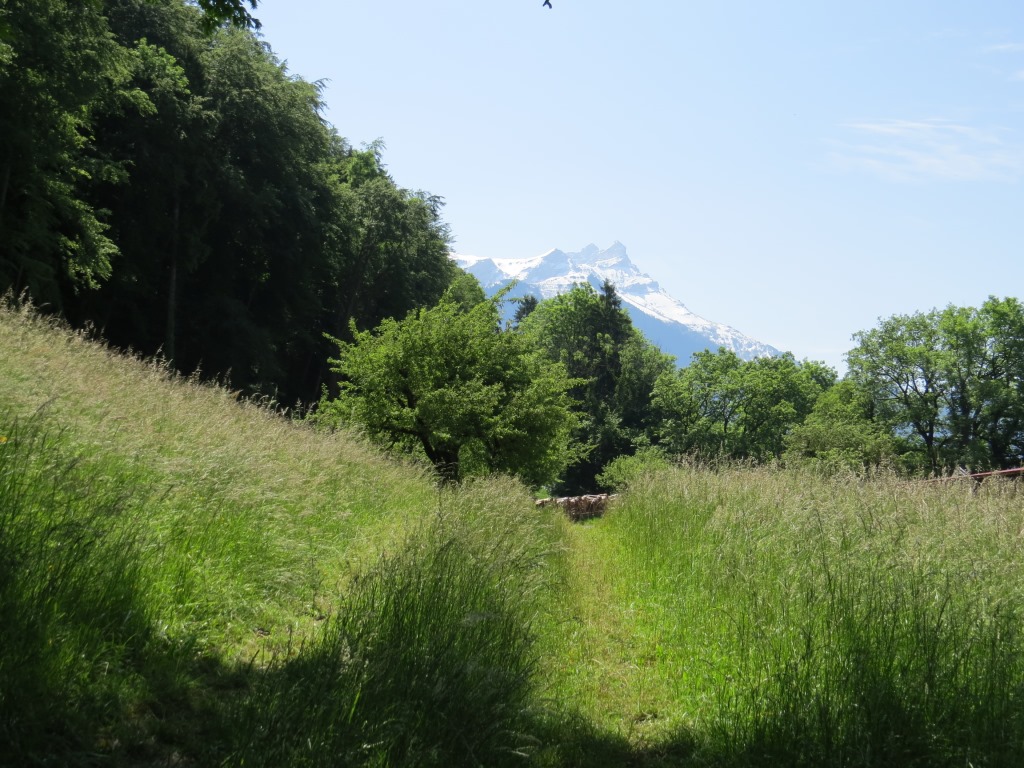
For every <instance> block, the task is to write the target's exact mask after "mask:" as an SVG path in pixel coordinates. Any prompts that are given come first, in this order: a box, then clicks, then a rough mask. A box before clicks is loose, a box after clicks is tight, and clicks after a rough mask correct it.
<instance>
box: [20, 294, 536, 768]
mask: <svg viewBox="0 0 1024 768" xmlns="http://www.w3.org/2000/svg"><path fill="white" fill-rule="evenodd" d="M0 413H4V414H7V416H6V417H5V418H4V419H0V422H2V423H0V436H2V437H4V438H6V440H3V441H0V462H3V463H2V468H3V469H2V482H3V483H4V486H3V487H2V488H0V521H2V530H0V534H2V537H0V579H2V584H0V619H2V620H3V623H2V625H0V632H2V633H3V636H2V637H0V640H2V641H3V642H0V683H2V687H0V716H2V720H0V763H7V764H14V765H22V764H30V763H32V762H38V763H53V762H56V763H59V764H92V763H94V762H97V761H100V762H104V763H107V764H113V765H118V764H123V765H135V764H158V763H159V764H163V763H167V764H170V763H175V762H181V761H184V762H186V763H191V764H196V765H222V764H226V765H231V764H239V763H240V762H242V761H243V760H244V761H245V762H247V763H249V764H251V763H253V762H257V763H260V764H265V765H266V764H289V763H291V762H294V763H297V764H301V763H302V762H303V761H306V762H311V763H313V764H317V763H319V764H332V765H336V764H339V762H344V761H353V762H355V763H362V764H373V763H374V762H380V761H384V762H387V763H389V764H422V763H424V762H429V761H433V762H436V763H449V764H451V763H452V762H459V763H465V762H470V763H471V762H473V761H477V762H480V763H487V764H490V763H493V762H501V761H504V760H506V759H515V760H521V758H519V757H516V758H512V757H511V756H512V755H513V754H514V753H516V752H522V751H523V749H524V748H525V747H528V746H529V745H530V739H529V738H528V737H527V736H525V735H524V734H525V732H527V731H528V730H529V727H528V722H527V721H528V719H529V718H528V713H529V709H530V702H531V701H532V699H531V697H532V695H533V693H532V692H533V684H534V677H533V674H532V673H533V669H534V664H535V660H536V659H535V651H534V649H533V648H534V646H533V636H534V633H533V629H532V615H533V613H534V612H535V610H536V604H537V603H536V597H537V594H538V590H540V589H541V587H540V584H541V580H540V575H541V574H542V573H543V571H544V566H543V563H544V562H545V557H546V555H545V553H546V552H548V551H549V550H550V549H551V541H550V540H549V534H550V531H548V530H547V529H546V528H545V527H544V526H543V525H540V522H539V518H538V517H537V516H536V515H535V514H534V511H533V506H532V503H531V500H530V498H529V496H528V494H527V493H526V492H525V490H524V489H523V488H522V487H521V486H519V485H518V484H516V483H512V482H509V481H502V480H488V481H481V482H480V483H479V484H477V485H474V486H473V487H471V488H467V489H464V490H460V491H458V492H455V491H444V492H439V491H438V490H437V489H436V487H435V486H434V484H433V482H432V480H431V478H430V476H429V475H428V474H427V473H426V472H425V471H423V470H422V469H420V468H417V467H413V466H407V465H402V464H400V463H397V462H394V461H391V460H389V459H386V458H385V457H383V456H382V455H381V454H380V453H379V452H378V451H375V450H373V449H371V448H369V447H367V446H366V445H364V444H361V443H360V442H358V441H357V440H354V439H353V438H352V437H351V436H348V435H345V434H341V433H339V434H320V433H316V432H314V431H312V430H310V429H307V428H305V427H304V426H302V425H300V424H295V423H293V422H291V421H289V420H288V419H287V418H285V417H283V416H282V415H281V414H278V413H274V412H271V411H268V410H266V409H265V408H261V407H259V406H255V405H251V404H247V403H244V402H239V401H237V400H236V398H235V397H234V396H233V395H232V393H230V392H228V391H226V390H224V389H222V388H217V387H210V386H205V385H200V384H198V383H196V382H192V381H182V380H180V379H176V378H175V377H173V376H171V375H169V374H168V373H167V371H166V370H165V369H164V368H163V367H162V366H160V365H158V364H153V363H148V362H143V361H137V360H133V359H130V358H126V357H123V356H120V355H117V354H115V353H112V352H111V351H109V350H107V349H105V348H104V347H103V346H101V345H99V344H96V343H93V342H91V341H89V340H88V339H87V338H85V337H84V336H82V335H81V334H77V333H73V332H71V331H68V330H67V329H65V328H63V327H61V326H59V325H56V324H53V323H50V322H47V321H45V320H43V319H41V318H39V317H37V316H35V315H34V314H33V313H31V312H30V311H27V310H17V309H14V308H12V307H10V306H3V307H0ZM33 414H36V415H33ZM546 531H547V532H546ZM541 591H542V590H541ZM349 657H351V658H352V659H357V661H351V662H346V661H345V659H346V658H349ZM332 670H333V671H332ZM320 694H323V696H321V695H320ZM339 706H341V707H344V709H343V711H342V710H339V709H337V708H338V707H339ZM339 712H340V713H341V714H339ZM311 744H312V745H320V746H321V747H324V749H315V750H311V748H310V745H311ZM275 755H277V756H279V757H280V758H281V760H282V761H283V762H278V763H274V758H273V756H275Z"/></svg>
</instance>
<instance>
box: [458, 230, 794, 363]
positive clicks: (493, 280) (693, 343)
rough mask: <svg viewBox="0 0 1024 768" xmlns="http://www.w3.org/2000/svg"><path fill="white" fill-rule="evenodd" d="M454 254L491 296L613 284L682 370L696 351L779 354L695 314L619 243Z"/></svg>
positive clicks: (547, 294)
mask: <svg viewBox="0 0 1024 768" xmlns="http://www.w3.org/2000/svg"><path fill="white" fill-rule="evenodd" d="M450 256H451V258H452V260H453V261H454V262H455V263H456V264H458V265H459V266H460V267H462V268H463V269H465V270H466V271H467V272H469V273H470V274H472V275H473V276H474V277H476V278H477V280H479V281H480V284H481V285H482V286H483V288H484V291H485V292H486V293H487V295H488V296H491V295H493V294H494V293H495V292H497V291H498V290H499V289H501V288H503V287H505V286H506V285H508V283H510V282H512V281H513V280H515V281H517V283H516V286H515V288H514V289H513V290H512V292H511V293H510V294H509V296H510V298H516V297H521V296H525V295H527V294H532V295H534V296H536V297H537V298H538V299H548V298H551V297H552V296H555V295H557V294H560V293H565V292H566V291H568V290H569V289H571V288H572V286H573V285H574V284H576V283H589V284H590V285H592V286H594V288H600V287H601V285H602V284H603V283H604V281H605V280H609V281H610V282H611V283H612V284H614V285H615V288H616V291H617V292H618V294H619V296H620V298H621V299H622V304H623V306H624V307H625V309H626V310H627V312H629V315H630V318H631V319H632V321H633V325H635V326H636V327H637V328H638V329H639V330H640V331H642V332H643V334H644V335H645V336H646V337H647V338H648V339H649V340H650V341H651V342H652V343H654V344H656V345H657V346H658V347H660V348H661V350H662V351H663V352H666V353H667V354H670V355H674V356H675V358H676V362H677V364H679V365H680V366H685V365H687V364H688V363H689V362H690V358H691V356H692V355H693V353H694V352H699V351H701V350H705V349H710V350H715V349H718V348H719V347H725V348H726V349H730V350H732V351H733V352H735V353H736V354H737V355H739V356H740V357H741V358H743V359H744V360H752V359H754V358H756V357H765V356H771V355H778V354H780V352H779V350H778V349H776V348H775V347H772V346H771V345H769V344H765V343H764V342H761V341H758V340H757V339H754V338H752V337H750V336H747V335H745V334H743V333H740V332H739V331H737V330H736V329H735V328H732V327H731V326H729V325H726V324H724V323H718V322H714V321H712V320H708V319H706V318H704V317H701V316H700V315H698V314H696V313H694V312H691V311H690V310H689V309H688V308H687V307H686V305H685V304H684V303H683V302H681V301H679V300H678V299H676V298H674V297H672V296H671V295H669V294H668V292H667V291H665V290H664V289H663V288H662V287H661V286H660V285H659V284H658V282H657V281H656V280H654V278H652V277H651V276H650V275H648V274H646V273H643V272H641V271H640V270H639V269H638V268H637V267H636V265H635V264H633V262H632V261H631V260H630V258H629V254H628V253H627V251H626V246H625V245H623V244H622V243H621V242H619V241H617V240H616V241H615V242H614V243H612V245H611V246H609V247H608V248H605V249H601V248H599V247H598V246H597V245H595V244H593V243H590V244H588V245H586V246H584V247H583V248H582V249H581V250H579V251H575V252H566V251H562V250H560V249H558V248H552V249H551V250H549V251H546V252H545V253H542V254H540V255H538V256H532V257H529V258H525V259H496V258H491V257H487V256H471V255H468V254H459V253H454V252H453V253H451V254H450Z"/></svg>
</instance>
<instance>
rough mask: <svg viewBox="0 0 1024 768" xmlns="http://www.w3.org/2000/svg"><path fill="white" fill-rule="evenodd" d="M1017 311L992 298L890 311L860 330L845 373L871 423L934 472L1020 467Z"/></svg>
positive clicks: (1022, 428) (1021, 317)
mask: <svg viewBox="0 0 1024 768" xmlns="http://www.w3.org/2000/svg"><path fill="white" fill-rule="evenodd" d="M1022 331H1024V309H1022V307H1021V304H1020V302H1019V301H1017V300H1016V299H997V298H995V297H991V298H989V300H988V301H986V302H985V303H984V304H983V305H982V307H981V308H980V309H975V308H972V307H968V308H962V307H954V306H949V307H947V308H946V309H944V310H941V311H939V310H932V311H931V312H928V313H920V312H918V313H916V314H914V315H895V316H893V317H890V318H888V319H887V320H883V321H881V322H880V324H879V326H878V327H877V328H874V329H872V330H870V331H866V332H862V333H858V334H856V335H855V336H854V338H855V339H856V340H857V341H858V346H857V347H856V348H855V349H854V350H853V351H851V352H850V355H849V360H850V376H851V377H852V378H853V379H854V380H855V381H856V382H857V383H858V384H859V386H861V387H862V388H863V389H864V391H865V392H867V393H869V396H870V399H871V404H872V408H873V410H874V415H875V418H876V419H877V420H878V421H879V422H880V423H882V424H884V425H885V426H886V427H887V428H889V429H891V430H892V431H893V432H894V433H895V434H896V435H899V436H903V437H905V438H906V440H907V442H908V447H909V451H910V452H911V453H912V454H914V455H916V456H917V457H918V458H919V460H920V462H921V463H922V464H923V465H924V466H925V467H927V468H928V469H929V470H930V471H931V472H939V471H941V470H943V469H949V468H952V467H955V466H963V467H968V468H971V469H973V470H983V469H1002V468H1011V467H1016V466H1019V464H1020V462H1021V460H1022V456H1024V401H1022V394H1021V391H1020V381H1021V374H1022V373H1024V343H1022V341H1021V339H1022V338H1024V333H1022Z"/></svg>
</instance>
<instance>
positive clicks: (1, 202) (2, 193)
mask: <svg viewBox="0 0 1024 768" xmlns="http://www.w3.org/2000/svg"><path fill="white" fill-rule="evenodd" d="M10 184H11V158H9V157H8V158H7V164H6V165H5V166H4V179H3V182H0V220H2V219H3V215H4V208H5V207H6V206H7V188H8V187H9V186H10Z"/></svg>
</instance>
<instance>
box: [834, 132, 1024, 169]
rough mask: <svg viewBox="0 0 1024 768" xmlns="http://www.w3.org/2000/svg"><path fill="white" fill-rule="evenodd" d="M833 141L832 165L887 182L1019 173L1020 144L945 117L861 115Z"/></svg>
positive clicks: (1023, 162)
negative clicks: (866, 117) (844, 136)
mask: <svg viewBox="0 0 1024 768" xmlns="http://www.w3.org/2000/svg"><path fill="white" fill-rule="evenodd" d="M844 128H845V129H846V130H847V132H848V133H849V134H851V135H850V137H849V138H847V139H843V140H839V141H835V142H832V146H833V150H832V152H831V155H830V158H831V160H832V162H833V163H835V164H836V165H838V166H840V167H843V168H846V169H850V170H861V171H867V172H870V173H872V174H875V175H877V176H880V177H882V178H884V179H886V180H887V181H896V182H913V181H935V180H940V181H1013V180H1016V179H1020V178H1022V177H1024V145H1021V144H1013V143H1009V142H1007V141H1006V140H1005V138H1004V136H1003V135H1002V133H1001V132H997V131H995V130H990V129H983V128H978V127H976V126H971V125H965V124H962V123H956V122H952V121H948V120H941V119H929V120H899V119H892V120H864V121H859V122H856V123H850V124H848V125H846V126H844Z"/></svg>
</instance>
